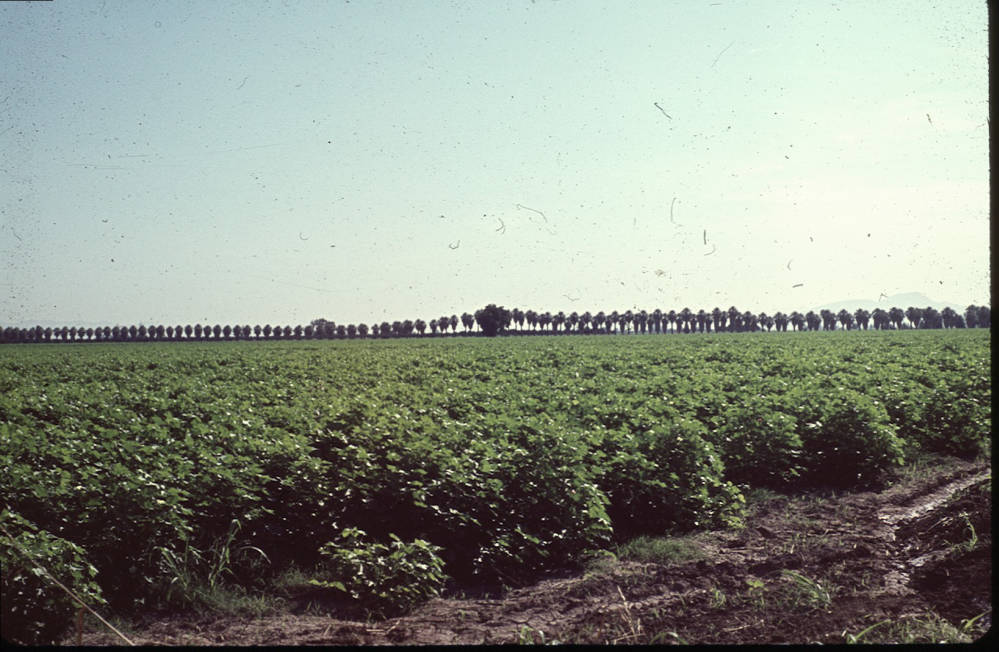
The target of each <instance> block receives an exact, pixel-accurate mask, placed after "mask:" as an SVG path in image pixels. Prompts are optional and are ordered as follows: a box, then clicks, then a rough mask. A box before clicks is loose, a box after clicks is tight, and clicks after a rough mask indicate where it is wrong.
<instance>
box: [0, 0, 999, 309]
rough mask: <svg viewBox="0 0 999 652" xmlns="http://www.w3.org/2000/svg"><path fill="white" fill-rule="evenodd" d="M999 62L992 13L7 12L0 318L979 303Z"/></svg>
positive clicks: (541, 0) (266, 8) (986, 280)
mask: <svg viewBox="0 0 999 652" xmlns="http://www.w3.org/2000/svg"><path fill="white" fill-rule="evenodd" d="M987 54H988V32H987V7H986V3H985V2H984V1H977V0H976V1H962V0H948V1H947V2H937V1H932V2H927V1H920V0H900V1H891V0H883V1H879V2H869V1H866V0H865V1H858V2H850V1H847V0H837V1H835V2H818V1H816V2H798V1H790V0H789V1H778V0H770V1H768V0H745V1H739V0H719V1H716V2H708V1H704V2H701V1H699V0H698V1H695V0H674V1H669V0H652V1H647V2H646V1H639V0H636V1H632V2H618V1H607V2H600V1H597V0H575V1H569V0H561V1H558V0H536V1H529V0H517V1H512V0H511V1H507V2H503V1H501V0H483V1H468V2H445V1H443V0H441V1H430V0H426V1H422V0H421V1H413V2H404V1H400V0H392V1H388V2H377V1H370V2H368V1H362V0H351V1H343V2H334V1H328V2H327V1H324V2H310V1H302V2H298V1H296V2H277V1H275V2H249V1H246V0H239V1H227V0H218V1H214V2H201V1H190V2H188V1H183V0H177V1H174V2H117V1H115V0H106V1H104V0H93V1H88V2H70V1H56V2H4V3H0V60H2V61H3V74H2V76H0V151H2V152H3V155H2V157H0V264H2V268H0V327H2V326H21V327H30V326H33V325H35V324H53V325H67V326H73V325H76V326H81V325H84V326H85V325H115V324H122V325H130V324H167V325H169V324H173V325H176V324H190V323H211V324H216V323H222V324H226V323H228V324H250V325H255V324H266V323H270V324H292V325H294V324H307V323H309V322H310V321H311V320H313V319H316V318H320V317H321V318H325V319H330V320H333V321H335V322H336V323H344V324H346V323H362V322H363V323H367V324H370V323H376V322H377V323H380V322H381V321H390V322H391V321H395V320H404V319H414V320H415V319H418V318H419V319H424V320H425V321H429V320H430V319H433V318H436V317H439V316H441V315H451V314H458V315H460V314H462V313H463V312H473V313H474V311H475V310H476V309H478V308H481V307H483V306H485V305H486V304H487V303H496V304H499V305H503V306H505V307H507V308H520V309H522V310H527V309H533V310H536V311H539V312H544V311H551V312H552V313H555V312H558V311H560V310H561V311H564V312H566V314H568V313H569V312H572V311H577V312H579V313H582V312H584V311H590V312H592V313H594V314H595V313H596V312H598V311H600V310H603V311H605V312H607V313H609V312H611V311H612V310H618V311H621V312H623V311H624V310H628V309H632V310H641V309H645V310H648V311H649V312H651V311H653V310H655V309H656V308H659V309H661V310H663V311H669V310H671V309H672V310H677V311H679V310H681V309H682V308H684V307H689V308H691V309H692V310H694V311H695V312H696V311H697V310H699V309H702V308H703V309H705V310H708V311H710V310H711V309H712V308H714V307H721V308H722V309H727V308H728V307H729V306H736V307H737V308H738V309H739V310H741V311H745V310H750V311H752V312H754V313H755V312H761V311H763V312H767V313H769V314H773V313H774V312H776V311H783V312H790V311H792V310H802V311H804V310H808V309H812V308H814V307H816V306H819V305H821V304H822V303H824V302H832V301H841V300H852V299H866V300H872V299H877V298H878V297H879V296H880V295H882V294H884V295H892V294H898V293H904V292H922V293H924V294H926V295H927V296H929V297H932V298H934V299H935V300H941V301H949V302H953V303H956V304H957V305H962V306H966V305H969V304H975V305H990V304H991V295H990V284H991V271H990V252H989V242H990V221H989V176H988V170H989V159H988V153H989V148H988V139H989V128H990V125H989V122H988V120H987V117H988V60H987ZM901 307H902V308H905V307H906V306H901Z"/></svg>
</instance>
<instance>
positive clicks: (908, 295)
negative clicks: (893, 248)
mask: <svg viewBox="0 0 999 652" xmlns="http://www.w3.org/2000/svg"><path fill="white" fill-rule="evenodd" d="M909 306H912V307H914V308H926V307H931V308H936V309H937V310H943V309H944V308H948V307H949V308H950V309H951V310H954V311H955V312H957V313H958V314H962V315H963V314H964V310H965V309H966V308H967V307H968V306H967V304H965V305H961V304H959V303H954V302H953V301H936V300H934V299H931V298H929V297H928V296H926V295H925V294H922V293H921V292H903V293H902V294H893V295H891V296H884V295H882V296H881V298H880V299H879V300H877V301H873V300H871V299H851V300H848V301H835V302H832V303H825V304H822V305H821V306H818V307H817V308H812V310H814V311H815V312H819V311H820V310H831V311H833V312H839V311H840V310H843V309H844V308H845V309H846V310H848V311H850V312H853V311H854V310H856V309H857V308H863V309H864V310H868V311H870V310H874V309H875V308H882V309H884V310H888V309H889V308H901V309H902V310H905V309H906V308H908V307H909Z"/></svg>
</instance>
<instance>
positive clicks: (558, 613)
mask: <svg viewBox="0 0 999 652" xmlns="http://www.w3.org/2000/svg"><path fill="white" fill-rule="evenodd" d="M991 508H992V503H991V473H990V470H989V468H988V465H987V463H982V462H968V461H961V460H956V459H953V458H942V459H939V460H935V461H934V463H933V465H932V467H930V468H929V469H927V470H925V471H924V472H921V473H920V475H919V477H917V478H915V479H909V480H904V481H899V482H897V483H895V484H894V485H893V486H891V487H890V488H887V489H885V490H882V491H867V492H854V493H842V492H841V493H839V494H830V493H823V494H810V495H795V496H782V495H772V496H770V497H768V498H767V499H765V500H760V501H759V502H756V503H754V505H753V506H752V507H751V509H750V513H749V515H748V518H747V525H746V527H745V528H744V529H741V530H737V531H719V532H702V533H699V534H696V535H693V536H691V537H686V538H685V541H687V542H690V543H694V544H696V546H697V547H698V548H699V549H700V550H701V551H702V552H703V554H702V555H701V556H700V558H699V559H695V560H691V561H685V562H669V561H663V562H657V563H653V562H646V563H638V562H634V561H627V562H625V561H614V562H611V561H604V562H599V563H595V564H593V565H592V567H591V568H590V569H589V570H588V571H587V572H585V573H576V574H573V575H569V574H566V575H564V576H562V577H552V578H549V579H546V580H544V581H541V582H539V583H538V584H536V585H534V586H530V587H527V588H523V589H517V590H514V591H510V592H508V593H507V594H506V595H503V596H502V597H495V598H473V599H467V598H464V599H462V598H446V599H445V598H441V599H436V600H433V601H431V602H429V603H427V604H425V605H423V606H421V607H419V608H417V609H416V610H414V611H413V612H411V613H410V614H408V615H406V616H404V617H400V618H392V619H389V620H384V621H368V622H365V621H358V620H351V619H349V618H347V617H346V616H345V615H344V614H343V613H342V612H334V613H331V614H329V615H307V614H301V613H300V614H295V613H293V612H294V611H296V610H295V609H293V607H292V602H289V603H288V604H289V607H288V610H287V611H286V612H284V613H280V614H276V615H271V616H266V617H259V618H242V617H232V616H200V617H195V616H172V617H153V618H151V619H150V620H149V621H148V622H146V623H144V624H142V625H133V626H131V627H129V628H128V630H127V631H128V636H129V638H130V639H131V640H133V641H134V642H136V643H138V644H146V645H157V644H159V645H399V644H408V645H432V644H471V645H475V644H496V643H518V642H520V643H528V642H533V643H543V642H544V643H552V642H560V643H595V644H606V643H619V644H634V643H639V644H641V643H663V644H672V643H689V644H750V643H753V644H759V643H809V642H813V643H826V644H828V643H844V642H848V640H849V637H850V636H851V635H852V636H858V635H859V634H861V632H862V631H863V630H864V629H865V628H867V627H869V626H871V625H875V624H877V623H881V624H880V625H877V626H876V627H874V628H873V629H871V630H870V631H869V632H867V633H865V634H864V635H863V636H862V637H861V638H860V640H861V641H862V642H898V641H899V640H905V641H908V642H935V641H936V640H939V638H941V637H943V636H945V635H946V634H947V632H949V633H950V635H951V636H954V635H955V632H956V636H958V637H959V639H958V640H960V638H961V637H963V638H964V639H965V640H968V641H971V640H975V639H978V638H980V637H982V636H983V635H984V634H985V632H987V631H988V630H989V628H990V627H991V617H992V588H991V587H992V581H991V580H992V524H991ZM972 528H973V532H972ZM795 573H796V574H795ZM298 611H300V610H298ZM338 614H339V616H340V617H339V618H338V617H336V616H337V615H338ZM980 614H984V615H983V616H981V617H980V618H978V619H977V620H976V621H974V622H973V623H972V624H966V622H967V621H968V620H970V619H972V618H974V617H976V616H979V615H980ZM883 621H888V622H887V623H885V622H883ZM944 621H946V622H944ZM962 624H965V626H964V627H963V629H962ZM948 628H949V629H948ZM87 629H88V630H89V631H85V632H84V634H83V637H82V643H83V644H85V645H119V644H123V641H122V640H121V639H119V638H117V637H116V636H115V635H114V634H112V633H111V632H110V631H108V630H107V629H106V628H103V627H99V626H98V625H97V624H96V623H94V624H92V625H88V626H87ZM941 632H943V633H941ZM77 640H78V639H77V636H76V634H75V633H74V635H73V636H72V637H71V639H67V640H66V644H76V643H77ZM950 640H955V639H954V638H951V639H950Z"/></svg>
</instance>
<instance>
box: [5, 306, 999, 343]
mask: <svg viewBox="0 0 999 652" xmlns="http://www.w3.org/2000/svg"><path fill="white" fill-rule="evenodd" d="M991 320H992V316H991V310H990V308H988V307H987V306H968V308H967V309H966V310H965V311H964V314H963V315H961V314H960V313H958V312H957V311H955V310H952V309H951V308H944V309H943V310H940V311H938V310H936V309H935V308H932V307H927V308H915V307H911V306H910V307H909V308H907V309H906V310H902V309H901V308H891V309H889V310H883V309H881V308H876V309H874V310H873V311H870V312H869V311H867V310H864V309H863V308H859V309H857V310H855V311H854V312H849V311H847V310H840V311H839V312H837V313H833V312H832V311H831V310H821V311H819V312H818V313H816V312H814V311H809V312H807V313H805V314H801V313H800V312H797V311H795V312H792V313H790V314H784V313H783V312H776V313H774V314H773V315H768V314H767V313H765V312H761V313H758V314H754V313H752V312H749V311H746V312H740V311H739V310H738V309H736V308H735V306H732V307H731V308H729V309H728V310H721V309H720V308H715V309H714V310H711V311H710V312H708V311H706V310H698V311H697V312H694V311H692V310H690V309H689V308H684V309H683V310H680V311H679V312H677V311H674V310H670V311H662V310H659V309H656V310H653V311H652V312H647V311H645V310H640V311H631V310H626V311H623V312H618V311H616V310H615V311H612V312H610V313H609V314H608V313H604V312H603V311H600V312H598V313H596V314H591V313H590V312H583V313H577V312H571V313H569V314H568V315H567V314H565V313H564V312H558V313H555V314H552V313H550V312H543V313H542V312H536V311H534V310H526V311H524V310H520V309H518V308H514V309H512V310H507V309H506V308H503V307H502V306H496V305H495V304H490V305H489V306H486V307H485V308H482V309H481V310H478V311H476V312H475V314H474V315H473V314H471V313H467V312H466V313H464V314H462V315H461V316H460V317H459V316H458V315H450V316H447V315H445V316H442V317H438V318H436V319H431V320H430V321H429V322H426V321H424V320H422V319H416V320H409V319H407V320H404V321H394V322H392V323H389V322H387V321H383V322H381V323H380V324H379V323H372V324H371V325H370V326H369V325H367V324H356V325H355V324H346V325H344V324H336V323H334V322H332V321H328V320H326V319H316V320H313V322H312V323H310V324H308V325H307V326H300V325H299V326H271V325H270V324H267V325H265V326H260V325H256V326H253V327H250V326H249V325H245V326H239V325H225V326H223V325H220V324H215V325H214V326H209V325H202V324H193V325H191V324H188V325H186V326H162V325H159V326H144V325H138V326H134V325H133V326H104V327H97V328H89V327H88V328H83V327H79V328H77V327H73V326H69V327H67V326H64V327H62V328H51V327H46V328H42V327H41V326H34V327H32V328H17V327H6V328H2V329H0V341H2V342H53V341H55V342H80V341H115V342H122V341H158V340H163V341H183V340H221V339H225V340H249V339H254V340H259V339H267V340H275V339H354V338H358V337H360V338H389V337H412V336H414V335H419V336H425V335H427V330H428V329H429V331H430V333H429V334H430V335H432V336H433V335H437V334H438V333H439V334H441V335H447V334H448V329H450V331H451V335H455V334H457V329H458V324H459V323H460V324H461V326H462V328H463V331H462V334H474V333H476V329H478V332H479V333H481V334H483V335H497V334H500V333H506V334H518V335H520V334H523V335H529V334H539V335H540V334H555V333H566V334H568V333H579V334H586V333H606V334H611V333H619V334H626V333H652V334H665V333H677V332H682V333H693V332H698V333H706V332H712V331H714V332H747V331H750V332H751V331H763V330H765V331H771V330H774V329H776V330H777V331H778V332H783V331H787V329H788V326H790V327H791V329H792V330H798V331H801V330H809V331H818V330H826V331H831V330H854V329H862V330H867V329H868V328H873V329H876V330H900V329H904V328H989V327H990V326H991ZM514 326H516V328H514ZM525 326H526V328H525Z"/></svg>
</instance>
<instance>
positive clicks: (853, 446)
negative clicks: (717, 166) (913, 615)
mask: <svg viewBox="0 0 999 652" xmlns="http://www.w3.org/2000/svg"><path fill="white" fill-rule="evenodd" d="M989 349H990V341H989V333H988V332H987V331H982V330H975V331H960V330H951V331H935V332H920V331H906V332H874V331H869V332H863V333H839V332H829V333H818V332H817V333H810V334H808V335H807V336H804V335H803V336H802V337H798V336H796V335H794V334H789V335H786V336H782V337H781V338H779V339H775V338H770V337H768V336H767V335H766V334H740V335H734V334H727V333H721V334H710V335H703V336H702V335H698V336H692V337H689V338H687V337H685V338H682V339H681V340H680V341H672V340H671V342H670V345H669V346H663V339H662V338H654V337H641V336H636V337H629V338H612V337H592V338H590V337H572V338H558V339H551V338H517V339H502V338H500V339H485V338H470V339H464V340H462V339H460V338H459V339H457V340H453V339H451V338H436V339H433V340H429V339H428V340H407V341H403V340H378V341H357V340H336V341H316V340H308V339H304V340H301V341H292V340H289V341H287V342H283V343H281V344H280V345H274V344H264V343H261V344H254V343H249V342H241V341H235V340H234V341H231V342H218V343H214V342H213V343H211V344H201V343H191V344H186V345H184V346H182V347H181V346H177V345H171V344H159V343H150V344H143V345H142V346H141V348H133V347H132V346H131V345H129V346H120V347H119V346H113V345H104V344H98V345H94V346H90V347H86V348H85V349H79V350H77V349H73V350H70V349H63V348H61V347H49V346H42V345H37V346H36V345H33V344H25V345H23V346H19V347H5V348H4V349H3V350H2V351H0V473H2V474H3V477H4V478H5V485H4V492H3V494H2V504H0V507H2V508H6V509H8V510H10V511H11V512H16V513H17V514H19V515H20V516H21V517H23V518H24V519H26V520H28V521H30V522H32V523H34V524H35V526H36V527H37V528H38V531H39V532H42V531H44V532H46V533H47V535H46V536H50V537H52V541H63V542H65V543H66V545H69V543H70V542H71V543H72V544H74V545H75V546H77V548H74V550H77V551H78V552H79V554H81V555H83V554H85V555H86V557H85V560H86V563H88V564H92V565H93V567H94V568H96V569H97V570H98V574H97V576H96V581H97V583H98V584H99V585H100V587H101V589H102V591H103V594H104V595H105V596H107V597H108V599H109V600H110V602H111V603H112V606H113V607H115V608H116V609H120V610H128V609H133V608H141V607H142V606H143V605H149V604H178V603H180V604H196V603H197V600H196V599H193V600H192V599H191V598H192V597H194V598H196V597H197V596H196V595H195V594H197V592H198V591H204V589H205V587H207V588H208V589H213V588H216V587H221V586H223V585H226V584H233V585H236V586H239V587H246V588H253V587H256V588H260V587H265V586H266V585H267V582H268V581H269V578H273V577H275V576H277V575H278V574H280V573H281V572H282V571H284V570H285V569H287V568H289V567H290V566H293V565H294V566H296V567H300V568H308V567H309V566H310V565H315V564H328V563H329V560H330V559H331V557H330V555H331V554H332V555H333V557H334V558H336V554H335V553H333V552H332V549H331V548H329V547H326V548H323V549H322V551H321V550H320V544H321V543H322V542H334V543H337V545H340V546H341V547H343V546H342V545H341V544H342V536H343V533H345V532H354V531H356V532H364V533H366V535H365V536H366V537H367V538H363V537H362V538H359V539H356V540H354V544H356V545H354V547H353V548H351V547H349V546H347V547H346V548H344V549H347V550H361V551H362V552H359V553H357V555H358V556H356V558H357V559H364V558H365V556H364V555H369V556H372V555H373V557H371V558H372V559H374V558H376V557H378V558H381V557H386V558H389V557H391V558H392V559H393V561H392V562H391V564H392V567H393V568H399V569H405V568H408V566H407V564H408V563H410V561H411V562H413V563H417V562H419V563H423V564H429V563H430V562H429V561H428V559H430V558H429V557H427V558H424V557H425V556H426V555H425V550H424V549H423V548H421V547H420V546H417V545H416V544H415V543H414V542H416V541H417V540H420V541H423V542H426V546H429V548H426V550H430V549H432V550H433V554H434V555H435V557H433V559H439V560H440V561H441V562H442V564H443V565H442V566H440V567H439V568H438V566H435V565H433V564H430V565H429V566H428V568H433V569H437V570H440V572H442V573H446V574H447V575H448V576H450V578H451V579H452V580H454V581H456V582H458V583H462V582H476V583H483V582H502V583H505V584H508V585H517V584H522V583H524V582H528V581H530V580H531V579H532V578H534V577H536V576H537V573H539V572H541V571H543V570H546V569H553V568H558V567H560V566H565V565H573V564H577V563H579V562H580V560H581V559H582V558H583V557H584V556H585V554H584V553H585V552H586V551H588V550H595V549H600V548H602V547H606V546H607V545H608V544H609V543H611V542H614V541H622V540H625V539H627V538H628V537H631V536H634V535H638V534H646V535H651V536H656V535H664V534H669V533H675V532H683V531H685V530H690V529H696V528H702V527H709V526H724V525H728V524H735V523H738V521H739V518H740V515H741V511H742V508H743V499H742V494H741V491H742V488H745V487H750V488H752V487H768V488H773V489H780V490H795V489H800V488H805V487H810V486H818V485H833V486H841V487H850V486H857V485H863V484H866V483H870V482H874V481H876V480H877V479H878V477H880V476H882V475H883V474H885V473H886V472H890V471H891V470H892V469H894V468H897V466H898V465H899V464H901V463H902V461H903V459H904V456H905V455H906V454H908V453H909V452H910V451H915V450H919V449H928V450H936V451H944V452H953V453H961V454H974V453H977V452H984V453H986V454H988V453H989V452H990V445H989V442H990V439H991V375H990V350H989ZM234 523H236V524H238V525H236V526H234ZM356 537H361V535H360V534H357V535H356ZM356 537H355V538H356ZM393 537H396V538H398V540H399V541H400V542H401V541H409V542H411V543H406V544H402V543H399V545H397V546H395V547H393V545H394V544H392V543H391V542H392V541H395V540H396V539H394V538H393ZM338 542H339V543H338ZM46 545H48V544H46ZM53 545H54V544H53ZM421 545H422V544H421ZM378 546H387V548H385V549H383V548H378ZM414 546H415V547H414ZM84 550H85V551H86V553H83V552H82V551H84ZM393 555H395V556H394V557H393ZM414 555H415V557H413V556H414ZM421 555H422V556H421ZM403 557H407V558H409V557H412V559H410V560H409V561H405V562H404V560H403ZM421 559H422V561H419V560H421ZM337 563H342V564H346V563H347V560H346V559H340V561H339V562H337ZM350 563H354V562H350ZM435 563H436V562H435ZM81 568H84V567H83V566H81ZM414 568H415V569H416V570H414V571H413V573H415V574H419V573H416V571H418V570H421V569H419V568H416V567H414ZM6 569H7V566H6V564H5V567H4V570H5V572H6ZM437 570H434V573H436V572H437ZM386 572H387V571H386ZM393 572H395V571H393ZM400 572H401V573H403V574H402V575H400V576H398V577H397V578H396V579H394V580H389V579H387V578H389V577H396V576H394V575H391V574H389V575H385V576H384V578H385V581H390V582H400V583H401V584H403V585H405V584H406V582H408V581H409V580H408V579H405V578H408V577H410V576H409V575H407V574H406V573H409V572H410V571H405V572H403V571H401V570H400ZM421 572H422V571H421ZM378 577H382V576H380V575H379V576H369V577H368V579H369V580H370V581H371V582H374V583H375V584H377V582H380V581H382V580H379V579H377V578H378ZM404 579H405V581H403V580H404ZM336 581H342V580H336ZM434 581H435V582H436V580H434ZM4 582H5V584H4V590H5V591H6V590H7V582H8V580H7V579H6V575H5V580H4ZM435 585H436V584H435ZM344 586H345V587H346V586H347V585H346V584H345V585H344ZM199 587H200V588H199ZM369 589H370V591H371V596H374V597H375V598H377V596H378V592H379V591H380V590H381V589H377V588H376V587H375V585H374V584H372V585H371V587H369ZM369 589H365V591H368V590H369ZM355 591H356V592H357V594H358V595H362V593H361V589H360V588H356V589H355ZM383 592H384V591H383ZM386 595H392V596H395V597H393V598H392V599H393V600H394V599H396V598H398V599H400V600H405V599H408V598H405V596H406V595H416V594H412V593H410V594H407V593H406V592H405V591H402V592H401V593H386ZM369 597H370V596H369ZM379 608H380V609H389V607H388V606H386V605H381V606H379Z"/></svg>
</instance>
